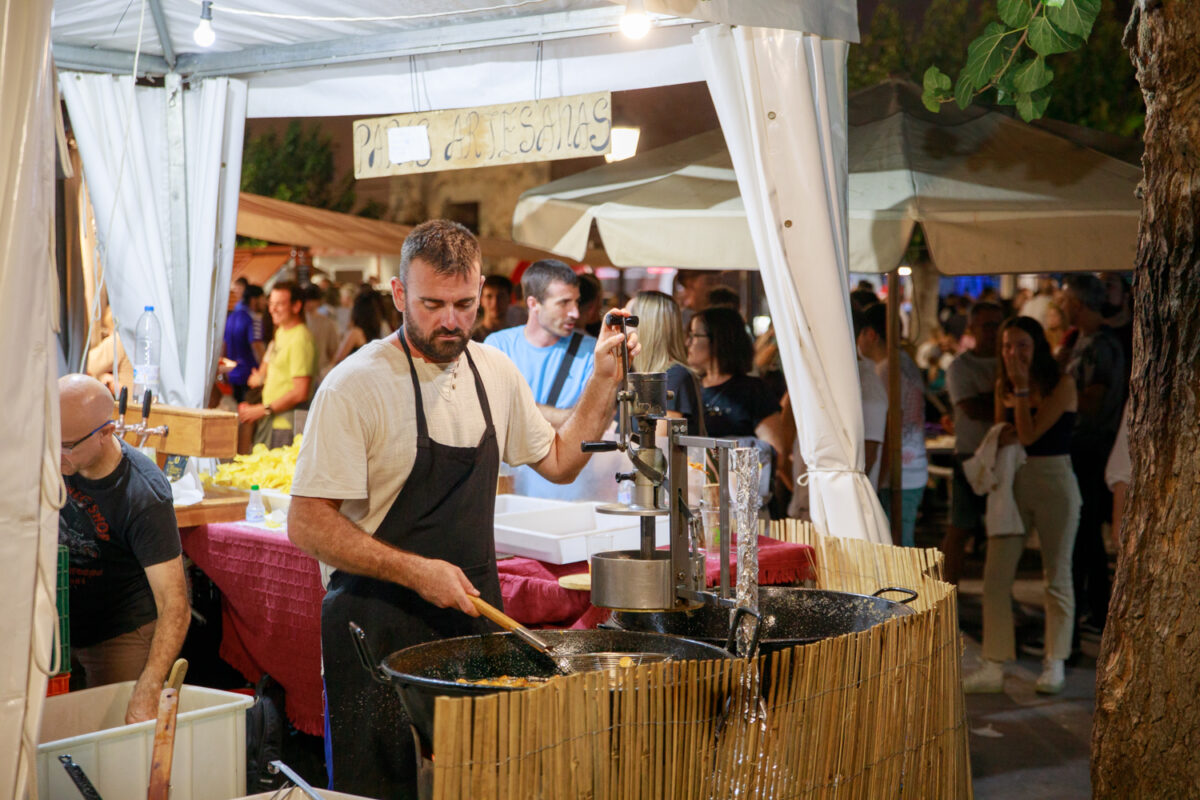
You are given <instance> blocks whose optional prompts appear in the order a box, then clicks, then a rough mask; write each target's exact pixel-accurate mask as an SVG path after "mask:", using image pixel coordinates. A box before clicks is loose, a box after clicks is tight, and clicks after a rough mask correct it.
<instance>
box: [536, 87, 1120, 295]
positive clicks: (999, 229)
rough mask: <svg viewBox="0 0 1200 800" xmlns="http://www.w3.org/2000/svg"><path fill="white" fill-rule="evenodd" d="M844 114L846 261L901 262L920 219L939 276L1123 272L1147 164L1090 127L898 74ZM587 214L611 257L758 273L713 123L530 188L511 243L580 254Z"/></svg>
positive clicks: (876, 268)
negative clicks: (1044, 119)
mask: <svg viewBox="0 0 1200 800" xmlns="http://www.w3.org/2000/svg"><path fill="white" fill-rule="evenodd" d="M849 112H850V123H851V124H850V131H849V161H850V180H849V189H848V203H849V226H848V227H849V239H850V258H849V263H850V269H851V271H852V272H887V271H890V270H892V269H895V268H896V266H897V265H899V263H900V261H901V259H902V258H903V257H904V253H905V250H906V249H907V247H908V243H909V240H910V239H911V237H912V232H913V227H914V226H915V225H917V224H920V225H921V227H922V228H923V229H924V232H925V237H926V242H927V244H928V246H929V250H930V253H931V254H932V256H933V259H934V262H935V264H936V265H937V268H938V269H939V270H940V271H941V272H943V273H946V274H952V275H975V274H987V273H1004V272H1013V273H1024V272H1067V271H1085V270H1127V269H1130V268H1131V266H1132V264H1133V261H1134V256H1135V250H1136V246H1137V229H1138V220H1139V217H1140V215H1141V203H1140V201H1139V200H1138V199H1137V197H1136V195H1135V190H1136V187H1137V184H1138V182H1139V181H1140V180H1141V170H1140V169H1139V168H1138V167H1136V166H1134V165H1132V164H1129V163H1127V162H1125V161H1122V160H1120V159H1117V158H1113V157H1111V156H1108V155H1104V154H1103V153H1101V152H1099V151H1098V150H1095V149H1091V148H1092V146H1095V145H1096V142H1097V138H1096V134H1095V132H1091V131H1086V130H1085V129H1080V128H1077V127H1074V126H1070V125H1065V124H1062V123H1056V124H1054V125H1053V126H1050V125H1045V126H1041V125H1028V124H1025V123H1023V122H1021V121H1019V120H1017V119H1014V118H1012V117H1010V116H1008V115H1006V114H1003V113H999V112H996V111H989V110H987V109H985V108H977V107H971V108H968V109H967V110H966V111H959V110H958V109H957V108H953V107H950V108H944V109H943V110H942V112H941V113H940V114H931V113H930V112H928V111H926V110H925V109H924V107H923V106H921V102H920V90H919V89H918V88H917V87H915V86H913V85H912V84H908V83H903V82H900V81H891V82H888V83H886V84H882V85H880V86H877V87H874V88H872V89H868V90H865V91H863V92H859V93H857V94H856V95H855V96H854V97H852V98H851V99H850V103H849ZM797 213H803V212H802V210H801V211H799V212H797ZM593 222H595V224H596V226H597V228H598V230H599V233H600V238H601V239H602V241H603V243H604V247H605V249H606V251H607V252H608V254H609V256H610V257H611V258H612V261H613V263H614V264H617V265H619V266H630V267H631V266H670V267H689V268H695V269H705V268H707V269H755V268H756V259H755V254H754V248H753V245H752V243H751V241H750V233H749V229H748V228H747V225H746V221H745V211H744V209H743V206H742V199H741V197H740V195H739V193H738V186H737V181H736V179H735V177H734V172H733V166H732V162H731V161H730V158H729V153H728V151H727V150H726V148H725V142H724V138H723V137H722V135H721V132H720V131H709V132H707V133H702V134H700V135H698V136H693V137H691V138H690V139H685V140H684V141H681V142H677V143H675V144H672V145H668V146H666V147H661V148H658V149H656V150H651V151H648V152H646V153H641V154H639V155H637V156H635V157H634V158H631V159H628V160H626V161H621V162H617V163H615V164H609V165H604V166H601V167H597V168H595V169H591V170H588V171H586V172H582V173H579V174H576V175H572V176H569V177H567V178H564V179H562V180H558V181H554V182H552V183H549V184H546V185H545V186H541V187H538V188H536V189H533V190H530V191H528V192H526V193H525V194H523V195H522V196H521V199H520V201H519V202H518V204H517V208H516V211H515V213H514V215H513V238H514V239H516V240H517V241H520V242H525V243H527V244H531V245H535V246H538V247H544V248H546V249H547V250H552V251H554V252H557V253H562V254H565V255H567V256H570V257H578V254H581V253H582V252H583V249H584V248H585V247H586V244H587V239H588V233H589V230H590V228H591V225H592V223H593Z"/></svg>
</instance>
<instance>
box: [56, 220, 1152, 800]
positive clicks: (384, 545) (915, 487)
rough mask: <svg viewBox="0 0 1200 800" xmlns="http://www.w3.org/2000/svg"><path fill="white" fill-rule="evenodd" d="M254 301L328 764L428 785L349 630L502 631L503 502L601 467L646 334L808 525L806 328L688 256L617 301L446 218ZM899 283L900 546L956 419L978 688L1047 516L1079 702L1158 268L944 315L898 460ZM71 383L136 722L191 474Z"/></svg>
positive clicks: (237, 317) (858, 334)
mask: <svg viewBox="0 0 1200 800" xmlns="http://www.w3.org/2000/svg"><path fill="white" fill-rule="evenodd" d="M238 297H239V301H238V303H237V304H236V306H235V307H234V308H233V310H232V311H231V312H230V314H229V315H228V318H227V323H226V329H225V340H224V352H223V358H222V360H221V367H220V382H221V383H222V384H224V386H225V391H227V392H228V394H229V397H230V401H229V402H231V403H234V404H236V407H237V411H238V418H239V420H240V422H241V423H242V429H243V433H244V434H245V438H244V441H242V442H240V445H241V446H242V447H243V448H244V449H248V448H249V446H250V445H251V443H252V442H261V443H264V444H267V445H270V446H279V445H281V444H286V443H289V442H292V441H293V439H294V437H295V435H296V433H298V432H300V431H301V430H305V433H306V435H305V440H304V446H303V447H302V448H301V450H300V453H299V457H298V462H297V468H296V474H295V477H294V483H293V487H292V495H293V500H292V505H291V511H290V514H289V519H288V534H289V536H290V537H291V539H292V541H293V542H295V543H296V545H297V546H299V547H300V548H301V549H303V550H305V551H307V552H309V553H311V554H312V555H314V556H315V557H317V558H318V559H319V560H320V561H321V563H322V575H323V578H324V580H325V582H326V585H327V590H328V593H327V595H326V598H325V601H324V605H323V610H322V649H323V658H324V662H323V663H324V676H325V686H326V701H327V707H326V719H327V737H326V739H327V741H326V744H327V747H328V748H329V752H330V759H329V760H328V762H327V766H328V769H329V771H330V783H331V785H334V786H337V787H338V788H340V789H343V790H347V791H362V792H367V793H372V792H378V791H381V790H382V789H384V788H386V787H390V786H396V785H409V784H411V783H412V781H413V780H414V776H415V772H414V768H415V765H414V764H411V763H407V762H405V763H399V761H397V763H386V764H385V763H382V762H383V761H386V760H381V759H378V758H375V757H373V755H372V754H373V753H374V752H375V748H377V747H386V748H388V749H389V750H390V749H392V748H394V747H396V740H397V737H399V738H403V737H405V736H408V735H409V728H408V725H407V724H404V722H403V720H404V716H403V712H402V711H401V710H400V708H399V705H398V703H397V699H396V696H395V694H394V693H393V692H390V691H389V690H387V689H386V688H381V687H379V686H377V685H375V684H374V683H372V682H371V680H370V679H369V677H368V676H367V675H366V674H365V673H364V672H363V671H362V670H361V668H360V666H359V665H358V664H357V662H356V661H355V660H354V656H353V655H351V654H352V653H353V652H354V651H353V647H352V646H351V642H349V641H348V640H347V639H346V636H347V633H346V630H347V629H346V624H345V623H346V621H347V620H349V619H356V618H360V617H362V616H363V615H369V616H370V618H371V622H372V635H373V637H375V638H376V641H377V643H378V644H381V645H382V646H383V647H384V648H385V650H386V651H389V652H390V651H391V650H396V649H400V648H402V647H404V646H407V645H410V644H415V643H419V642H423V641H429V640H431V639H435V638H443V637H445V636H452V635H463V634H469V633H475V632H482V631H484V630H487V628H486V627H485V626H483V625H482V624H481V623H480V622H479V621H478V611H477V609H476V607H475V604H474V603H473V601H472V598H473V597H480V596H482V597H484V598H486V599H488V600H490V601H491V602H492V603H493V604H494V605H495V604H499V602H500V593H499V584H498V578H497V574H496V565H495V552H494V546H493V542H492V535H491V528H492V503H490V502H488V501H487V498H488V497H489V496H490V495H492V494H494V493H495V491H496V486H497V477H498V470H499V465H500V463H501V462H502V461H503V462H504V463H506V464H509V465H511V466H514V467H525V468H528V469H530V470H532V471H533V472H535V473H536V474H537V475H538V476H539V478H540V479H542V480H545V481H547V482H550V483H555V484H572V483H573V482H575V481H576V479H577V477H578V476H579V475H580V473H581V470H583V469H584V467H585V465H586V462H587V458H588V456H587V455H586V454H584V453H583V452H582V449H581V447H580V444H581V443H582V442H584V441H590V440H595V439H599V438H601V437H603V436H604V435H605V431H606V429H608V430H611V426H612V425H613V424H614V412H615V402H614V399H615V397H616V392H617V388H618V386H619V385H620V379H621V374H622V362H621V358H620V355H619V354H620V349H621V345H622V343H623V342H624V343H625V344H626V345H627V346H628V354H629V357H630V359H631V361H632V365H633V368H634V369H636V370H639V371H643V372H662V373H665V375H666V381H667V384H668V389H669V390H670V394H669V400H668V406H667V409H666V413H667V416H668V417H673V418H677V419H683V420H686V421H687V430H688V432H689V434H693V435H701V436H713V437H721V438H735V439H738V440H740V441H741V442H743V443H744V444H752V445H754V446H756V447H758V448H759V451H760V453H761V454H762V456H763V463H764V465H766V466H767V469H765V470H764V475H765V480H764V483H763V488H762V494H763V497H764V499H765V500H766V501H767V504H766V507H767V509H768V513H770V514H771V515H772V516H773V517H778V516H784V515H787V516H793V517H800V518H803V517H804V516H806V514H807V498H806V496H805V494H804V485H805V483H806V482H805V481H804V480H802V478H803V476H804V473H805V471H806V467H805V464H804V463H803V459H802V458H801V457H800V456H801V454H800V450H799V446H798V442H797V437H796V432H795V424H794V416H793V413H792V403H791V400H790V397H789V393H788V391H787V384H786V380H785V378H784V375H783V370H782V367H781V364H780V358H779V342H778V341H777V339H776V337H775V333H774V331H773V330H771V329H768V330H766V331H763V332H760V335H759V336H757V337H753V336H752V335H751V330H750V326H749V325H748V321H747V318H746V317H745V316H743V313H742V307H741V306H742V304H741V298H740V297H739V296H738V294H737V293H736V292H735V291H733V290H732V289H731V288H729V287H726V286H721V285H720V284H718V283H715V282H714V281H713V280H712V277H711V275H710V274H705V273H698V274H697V273H681V274H680V275H679V276H678V278H677V285H676V292H675V294H674V296H671V295H668V294H665V293H662V292H658V291H641V292H638V293H637V294H636V295H635V296H634V297H632V298H622V299H621V301H620V303H618V302H617V301H616V300H615V299H614V300H612V301H611V302H605V298H604V294H603V288H602V285H601V283H600V281H598V280H597V279H596V278H595V277H594V276H592V275H579V274H577V273H576V272H575V271H574V270H573V269H571V268H570V267H569V266H568V265H567V264H565V263H563V262H561V261H557V260H553V259H548V260H543V261H538V262H535V263H533V264H532V265H529V266H528V267H527V268H526V269H525V270H524V271H523V273H522V274H521V276H520V280H519V283H518V284H514V283H513V282H511V281H510V280H509V279H508V278H505V277H502V276H496V275H493V276H487V277H486V278H485V277H483V276H482V275H481V257H480V252H479V247H478V242H477V241H476V240H475V238H474V237H473V236H472V235H471V234H470V232H469V231H467V230H466V229H465V228H462V227H461V226H459V225H457V224H455V223H451V222H446V221H444V220H436V221H432V222H429V223H425V224H423V225H421V226H418V227H417V228H415V229H414V230H413V232H412V234H411V235H410V236H409V238H408V239H406V241H405V245H404V253H403V255H402V260H401V266H400V272H399V275H398V276H397V277H396V278H393V279H392V282H391V292H390V293H385V292H380V291H378V290H376V289H375V288H374V287H373V286H372V285H370V284H362V285H360V286H341V287H339V286H336V285H333V284H331V283H329V282H328V281H325V282H323V283H318V284H313V285H304V286H301V285H297V284H296V283H293V282H289V281H278V282H275V283H274V284H272V285H271V286H270V290H269V291H268V292H264V291H263V289H262V288H261V287H259V286H255V285H252V284H245V285H242V286H240V287H238ZM889 301H890V298H885V299H881V298H880V297H879V296H878V295H876V293H875V291H874V289H873V288H871V287H870V286H860V287H858V288H857V289H855V290H854V291H853V292H851V293H850V295H849V304H850V307H851V317H852V321H853V329H854V340H855V344H856V349H857V353H856V356H857V371H858V375H859V378H860V387H861V391H862V408H863V422H864V427H863V435H864V442H863V444H864V448H863V450H864V454H865V464H864V468H865V472H866V474H867V476H868V477H869V479H870V481H871V483H872V485H873V486H874V487H875V488H876V489H877V491H878V493H879V497H880V501H881V504H882V506H883V508H884V509H885V511H886V512H887V513H888V514H889V515H890V514H891V513H892V506H893V499H894V500H895V506H896V507H897V508H898V509H899V511H900V519H899V520H897V523H898V524H897V526H896V527H897V529H898V530H899V536H898V538H897V544H901V545H905V546H913V545H915V544H916V543H917V533H918V524H917V523H918V519H919V518H920V515H921V514H922V510H923V508H926V507H927V506H928V504H927V503H925V500H926V487H927V485H928V484H929V480H930V468H929V461H930V456H929V454H928V453H927V450H926V436H927V433H928V432H929V430H930V427H931V425H932V426H941V427H942V428H943V429H944V430H945V431H948V432H950V433H951V434H952V435H953V437H954V443H955V446H954V468H953V478H952V482H951V490H950V499H951V502H950V515H949V520H948V524H947V525H945V526H943V527H944V537H943V538H942V540H941V547H942V549H943V551H944V552H945V556H946V560H945V566H946V572H947V577H948V578H949V579H950V580H952V581H957V580H958V578H959V576H961V574H962V572H963V562H964V558H965V554H966V548H967V547H968V546H970V545H972V544H973V545H974V547H975V553H976V555H978V554H979V553H981V552H984V553H985V555H984V558H985V561H984V567H983V620H984V628H983V659H984V660H983V665H982V667H981V668H980V669H978V670H977V671H975V672H973V673H971V674H969V675H966V676H965V678H964V689H965V690H966V691H968V692H998V691H1001V690H1002V689H1003V685H1004V680H1005V666H1004V665H1005V662H1006V661H1009V660H1011V659H1013V658H1015V654H1016V648H1017V645H1018V642H1017V636H1016V632H1015V629H1014V617H1013V608H1012V588H1013V583H1014V579H1015V576H1016V573H1017V567H1018V562H1019V561H1020V559H1021V557H1022V554H1023V552H1024V551H1025V549H1026V546H1027V545H1028V544H1029V543H1030V540H1031V537H1033V536H1035V535H1036V539H1037V542H1038V547H1039V549H1040V552H1041V568H1042V572H1043V577H1044V585H1045V629H1044V636H1043V639H1042V641H1041V642H1030V641H1026V642H1023V643H1021V644H1023V645H1024V646H1025V647H1027V648H1033V647H1036V648H1039V649H1040V652H1041V653H1042V654H1043V662H1044V668H1043V672H1042V674H1041V675H1040V676H1039V678H1038V679H1037V683H1036V689H1037V691H1039V692H1042V693H1047V694H1053V693H1057V692H1059V691H1061V690H1062V688H1063V685H1064V679H1065V669H1066V667H1067V666H1068V665H1069V663H1070V662H1071V659H1072V658H1074V657H1076V655H1077V653H1078V652H1079V641H1080V637H1081V635H1084V634H1091V633H1096V632H1098V631H1099V630H1100V629H1101V628H1103V626H1104V624H1105V621H1106V615H1107V607H1108V597H1109V579H1108V555H1107V548H1106V545H1105V542H1104V538H1103V528H1104V525H1105V523H1106V522H1107V521H1109V520H1112V521H1113V522H1117V521H1119V518H1120V513H1119V505H1118V509H1117V510H1116V512H1115V513H1114V507H1113V504H1114V499H1115V502H1116V503H1118V504H1119V503H1120V501H1121V498H1122V497H1123V487H1124V486H1125V485H1127V484H1128V482H1129V461H1128V453H1127V446H1128V445H1127V431H1126V430H1125V428H1124V425H1125V421H1124V418H1123V415H1127V409H1126V396H1127V392H1128V382H1129V375H1130V364H1131V349H1132V337H1131V335H1130V332H1131V330H1132V309H1131V303H1130V294H1129V286H1128V284H1127V283H1126V282H1125V281H1124V279H1123V278H1122V277H1121V276H1120V275H1106V276H1103V277H1097V276H1095V275H1090V274H1077V275H1071V276H1069V277H1067V278H1065V279H1064V280H1062V281H1061V282H1059V281H1056V280H1053V279H1051V278H1045V279H1043V280H1042V281H1041V282H1039V285H1038V287H1037V290H1036V291H1031V292H1021V293H1018V294H1017V295H1016V297H1014V298H1011V299H1009V300H1005V299H1002V298H1000V297H998V296H997V295H996V294H995V293H994V292H988V293H983V294H981V295H980V296H979V297H977V298H967V297H964V296H948V297H946V298H944V300H943V302H942V306H941V308H940V313H939V316H938V319H939V327H938V329H937V330H936V331H935V332H933V333H932V334H930V335H929V336H928V337H927V338H926V340H925V341H923V342H920V343H918V344H917V345H916V346H915V347H913V348H912V349H911V351H910V349H909V348H908V347H907V346H906V345H904V344H902V345H901V347H900V349H899V353H898V357H899V372H900V374H899V376H898V378H899V381H898V382H899V385H900V392H899V395H898V403H899V408H898V409H897V411H898V412H899V413H898V415H897V417H898V419H899V420H900V422H899V430H897V431H895V432H894V434H895V439H896V441H897V443H898V447H897V448H896V452H898V453H899V459H900V462H901V463H900V464H899V465H898V469H897V470H893V469H892V466H893V465H892V464H890V463H889V461H890V459H891V458H892V457H893V456H892V453H891V452H890V451H889V450H890V449H889V448H886V447H884V442H886V441H888V440H889V438H890V436H889V431H888V429H887V428H888V424H889V423H888V405H889V399H888V392H887V390H886V388H885V387H886V386H887V383H888V377H889V375H888V370H889V361H890V355H891V350H892V347H893V344H892V343H891V342H889V340H888V305H887V304H888V302H889ZM619 304H620V305H624V306H625V308H621V309H616V313H617V314H618V315H629V314H635V315H636V316H638V317H639V324H638V325H637V327H636V332H634V333H629V334H627V332H626V331H625V326H624V325H622V324H614V323H613V321H612V320H608V319H606V317H605V312H606V311H608V310H610V307H614V306H616V305H619ZM401 310H402V311H403V316H402V315H401ZM319 387H320V388H319ZM59 389H60V396H61V401H62V415H61V419H62V436H63V443H62V473H63V475H64V479H65V482H66V485H67V487H68V500H67V505H66V506H65V507H64V509H63V512H62V513H61V515H60V523H59V525H60V540H61V541H63V542H64V543H65V544H67V545H68V546H69V548H70V550H71V564H72V576H73V577H72V587H71V615H72V645H73V646H72V654H73V662H74V667H75V672H73V676H79V680H81V681H83V682H85V683H86V684H87V685H97V684H99V683H104V682H108V681H110V680H120V679H128V680H133V681H135V682H136V686H135V690H134V693H133V696H132V698H131V699H130V701H129V704H128V707H127V709H126V719H127V721H138V720H142V719H148V718H152V717H153V708H152V700H153V699H154V697H155V696H156V690H157V687H158V686H160V685H161V683H162V680H163V677H164V676H165V672H166V669H167V668H168V665H169V664H170V661H171V659H172V658H173V657H174V654H175V653H177V652H178V650H179V647H180V645H181V643H182V640H183V636H184V634H185V632H186V630H187V623H188V616H187V612H186V605H187V601H186V590H185V588H184V576H183V571H182V568H181V563H182V562H181V558H180V544H179V534H178V530H177V528H176V527H175V524H174V517H173V514H172V512H171V491H170V488H169V486H167V485H166V481H165V478H164V477H163V476H162V474H161V472H159V471H158V470H156V469H153V468H152V467H153V462H151V461H150V460H149V459H148V458H147V457H146V456H145V455H143V454H141V453H139V452H137V451H136V450H135V449H134V448H130V447H129V446H128V445H126V444H125V443H123V442H120V441H119V440H118V439H117V438H116V437H114V436H113V435H112V434H111V432H110V431H111V427H112V425H113V422H112V420H111V411H112V395H111V392H110V389H108V388H106V386H105V385H104V384H102V383H100V382H99V381H97V380H95V379H94V378H91V377H88V376H84V375H71V376H66V377H64V378H63V379H62V380H61V381H60V385H59ZM318 389H319V390H318ZM797 411H798V413H799V414H803V409H798V410H797ZM662 432H663V431H662V427H661V426H660V434H661V433H662ZM893 472H895V473H896V474H898V475H899V483H898V485H895V484H893V477H892V476H893ZM1110 488H1111V489H1113V490H1115V495H1114V494H1113V493H1112V492H1110ZM929 527H930V526H927V527H926V528H925V529H924V530H928V529H929ZM1116 535H1117V527H1116V526H1115V525H1114V528H1113V536H1114V537H1115V536H1116ZM76 577H78V578H79V579H78V580H76ZM76 620H78V621H79V624H78V628H77V627H76ZM75 680H76V678H75V677H73V681H75ZM363 709H370V710H369V711H368V712H366V713H365V714H364V712H363ZM402 750H403V748H402ZM409 750H411V748H409Z"/></svg>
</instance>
